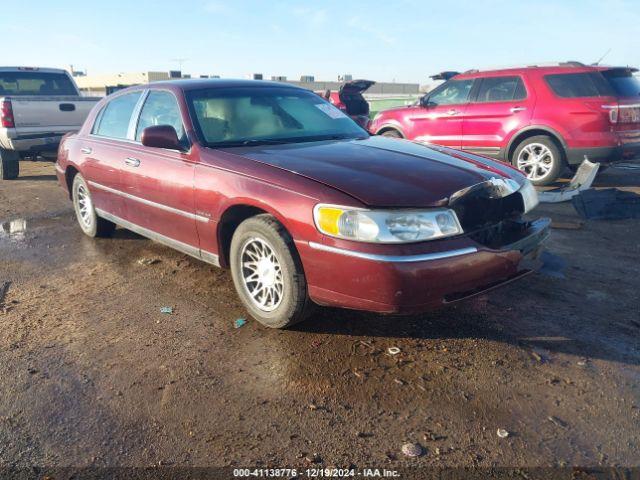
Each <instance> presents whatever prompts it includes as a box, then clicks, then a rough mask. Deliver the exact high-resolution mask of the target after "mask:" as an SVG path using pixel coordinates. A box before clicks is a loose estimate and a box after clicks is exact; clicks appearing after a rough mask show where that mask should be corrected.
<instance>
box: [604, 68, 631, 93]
mask: <svg viewBox="0 0 640 480" xmlns="http://www.w3.org/2000/svg"><path fill="white" fill-rule="evenodd" d="M602 74H603V75H604V78H606V79H607V80H608V81H609V84H610V85H611V86H612V87H613V89H614V90H615V91H616V93H617V94H618V95H619V96H621V97H639V96H640V80H638V78H637V77H634V76H633V74H632V73H631V71H629V70H627V69H613V70H606V71H604V72H602Z"/></svg>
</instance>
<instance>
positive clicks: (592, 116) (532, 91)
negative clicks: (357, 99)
mask: <svg viewBox="0 0 640 480" xmlns="http://www.w3.org/2000/svg"><path fill="white" fill-rule="evenodd" d="M637 71H638V70H637V69H634V68H628V67H603V66H586V65H583V64H581V63H578V62H567V63H562V64H558V65H555V66H552V67H549V66H545V67H539V66H530V67H524V68H509V69H503V70H492V71H478V70H471V71H468V72H465V73H463V74H457V75H453V76H448V77H449V78H448V80H447V81H446V82H445V83H443V84H442V85H440V86H438V87H437V88H435V89H434V90H432V91H431V92H429V93H427V94H426V95H425V96H424V97H422V98H421V99H420V101H419V102H418V103H417V104H415V105H412V106H409V107H401V108H395V109H391V110H386V111H384V112H380V113H379V114H378V115H376V117H375V118H374V119H373V121H372V123H371V125H370V131H371V132H372V133H374V134H381V135H385V136H390V137H402V138H408V139H410V140H416V141H420V142H427V143H435V144H440V145H446V146H449V147H454V148H459V149H462V150H466V151H469V152H471V153H477V154H482V155H486V156H490V157H493V158H497V159H500V160H503V161H507V162H510V163H512V164H513V165H514V166H516V167H517V168H518V169H520V170H521V171H523V172H524V173H525V174H526V175H527V177H528V178H529V179H530V180H531V181H532V182H533V183H534V184H536V185H546V184H548V183H551V182H553V181H554V180H556V179H557V178H558V176H559V175H560V174H561V173H562V172H563V170H564V167H565V166H566V165H568V166H569V167H574V168H575V166H577V165H578V164H580V163H581V162H582V160H583V159H584V158H585V157H588V158H589V159H590V160H591V161H596V162H611V161H614V160H619V159H621V158H623V157H633V156H635V155H637V154H638V153H640V82H639V81H638V79H637V77H635V76H634V73H635V72H637ZM448 73H451V72H448Z"/></svg>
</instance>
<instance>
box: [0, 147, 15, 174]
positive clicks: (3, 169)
mask: <svg viewBox="0 0 640 480" xmlns="http://www.w3.org/2000/svg"><path fill="white" fill-rule="evenodd" d="M18 175H20V155H18V153H17V152H12V151H9V150H0V178H2V180H14V179H16V178H18Z"/></svg>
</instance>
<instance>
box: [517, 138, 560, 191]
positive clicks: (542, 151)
mask: <svg viewBox="0 0 640 480" xmlns="http://www.w3.org/2000/svg"><path fill="white" fill-rule="evenodd" d="M511 163H512V164H513V166H514V167H516V168H517V169H518V170H520V171H521V172H522V173H524V174H525V175H526V176H527V178H528V179H529V180H530V181H531V183H533V184H534V185H548V184H550V183H553V182H555V181H556V180H557V179H558V177H559V176H560V174H561V173H562V172H563V171H564V167H565V161H564V157H563V155H562V151H561V150H560V147H558V145H557V144H556V142H555V141H553V139H551V137H548V136H546V135H536V136H533V137H529V138H527V139H525V140H523V141H522V142H521V143H520V144H519V145H518V147H517V148H516V149H515V151H514V152H513V157H512V159H511Z"/></svg>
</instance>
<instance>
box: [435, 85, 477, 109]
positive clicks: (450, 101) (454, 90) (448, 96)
mask: <svg viewBox="0 0 640 480" xmlns="http://www.w3.org/2000/svg"><path fill="white" fill-rule="evenodd" d="M472 86H473V79H470V80H449V81H448V82H446V83H444V84H442V85H441V86H440V87H438V88H437V89H436V90H434V92H433V93H432V94H431V95H429V103H430V104H433V105H434V106H436V105H457V104H461V103H467V102H468V101H469V93H471V87H472Z"/></svg>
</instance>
